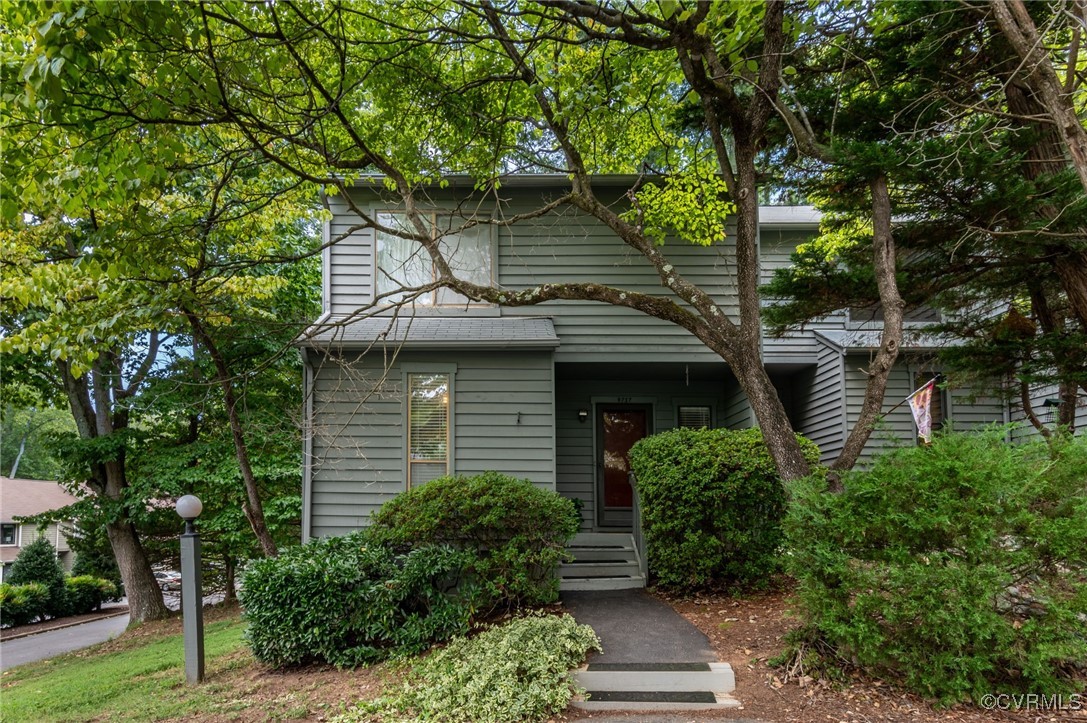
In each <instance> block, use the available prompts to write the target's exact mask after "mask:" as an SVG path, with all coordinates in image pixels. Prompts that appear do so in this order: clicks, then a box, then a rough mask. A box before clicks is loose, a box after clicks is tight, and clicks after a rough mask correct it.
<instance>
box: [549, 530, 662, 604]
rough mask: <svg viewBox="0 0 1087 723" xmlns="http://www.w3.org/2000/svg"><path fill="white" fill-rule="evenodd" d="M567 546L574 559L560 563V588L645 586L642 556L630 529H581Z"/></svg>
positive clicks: (594, 588)
mask: <svg viewBox="0 0 1087 723" xmlns="http://www.w3.org/2000/svg"><path fill="white" fill-rule="evenodd" d="M566 549H567V550H568V551H569V552H570V553H571V554H572V555H573V556H574V560H573V562H567V563H563V564H562V565H559V589H560V590H626V589H630V588H641V587H645V575H643V574H642V565H641V559H640V558H639V556H638V549H637V547H636V546H635V544H634V535H632V534H630V533H629V532H579V533H578V534H577V535H575V536H574V539H573V540H572V541H571V542H570V544H568V545H567V546H566Z"/></svg>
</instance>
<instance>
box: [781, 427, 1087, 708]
mask: <svg viewBox="0 0 1087 723" xmlns="http://www.w3.org/2000/svg"><path fill="white" fill-rule="evenodd" d="M1004 436H1005V431H1004V430H1003V429H999V428H998V429H994V430H989V431H987V432H984V433H980V434H947V435H942V436H937V437H936V438H935V440H934V441H933V443H932V445H931V446H930V447H917V448H907V449H901V450H898V451H895V452H893V453H891V454H888V455H885V456H882V457H880V458H878V459H877V460H876V461H875V463H874V465H873V466H872V468H871V469H870V470H868V471H858V472H854V473H852V474H849V475H847V476H846V477H845V478H844V480H843V482H844V485H845V491H844V492H843V493H841V494H836V495H835V494H828V493H826V491H825V489H824V485H823V484H822V483H821V482H815V481H813V482H810V483H808V484H802V485H799V486H798V488H797V494H796V497H795V501H794V503H793V504H792V505H791V509H790V512H789V517H788V519H787V523H786V529H787V531H788V539H789V543H790V547H791V552H792V554H791V557H790V565H789V568H790V571H791V572H792V574H793V575H794V576H795V577H796V578H797V580H798V581H799V591H798V600H799V603H800V612H801V614H802V616H803V620H804V622H805V629H804V631H803V633H802V635H801V637H800V641H802V642H806V643H809V644H810V645H809V646H807V647H808V648H809V649H810V650H824V651H827V650H829V651H832V653H831V654H830V655H829V656H828V657H827V658H826V659H825V660H824V663H828V664H831V665H834V666H837V665H838V664H839V663H841V662H844V663H845V664H847V665H859V666H861V667H862V668H864V669H865V670H866V671H867V672H869V673H870V674H872V675H875V676H882V677H886V678H888V679H894V680H896V681H900V682H901V683H903V684H904V685H906V686H908V687H909V688H911V689H913V690H915V691H916V692H918V693H920V694H922V695H925V696H928V697H932V698H936V699H939V700H941V701H943V702H946V703H950V702H954V701H959V700H964V699H973V700H975V701H978V702H980V701H983V700H984V698H985V696H986V695H987V694H989V693H993V692H1004V693H1012V692H1017V691H1021V692H1023V693H1046V694H1048V695H1053V694H1057V693H1061V692H1065V693H1070V692H1074V691H1075V688H1076V683H1075V682H1074V675H1075V673H1074V671H1075V670H1076V669H1077V667H1078V668H1079V669H1080V670H1082V669H1083V666H1085V665H1087V488H1085V487H1084V480H1087V440H1084V439H1080V440H1078V441H1075V442H1061V443H1058V444H1057V445H1056V446H1055V447H1053V448H1050V447H1048V446H1047V445H1046V444H1045V443H1037V444H1028V445H1010V444H1007V443H1006V441H1005V438H1004ZM1081 683H1082V682H1081Z"/></svg>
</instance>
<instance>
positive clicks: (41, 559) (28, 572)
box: [8, 537, 68, 617]
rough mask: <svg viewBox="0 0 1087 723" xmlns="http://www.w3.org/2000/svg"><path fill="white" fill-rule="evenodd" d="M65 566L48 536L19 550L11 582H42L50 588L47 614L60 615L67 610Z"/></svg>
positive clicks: (23, 583)
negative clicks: (62, 565) (59, 559)
mask: <svg viewBox="0 0 1087 723" xmlns="http://www.w3.org/2000/svg"><path fill="white" fill-rule="evenodd" d="M64 578H65V576H64V568H63V567H61V565H60V562H59V561H58V560H57V551H56V550H54V549H53V546H52V545H50V544H49V540H47V539H45V538H44V537H39V538H38V539H36V540H34V541H33V542H31V543H30V544H29V545H27V546H26V547H24V548H23V549H22V550H20V551H19V555H18V556H17V557H16V558H15V563H14V564H13V565H12V566H11V574H10V575H8V582H9V583H11V584H12V585H25V584H27V583H31V582H38V583H41V584H42V585H44V586H45V588H46V590H48V591H49V599H48V600H47V602H46V604H45V614H46V615H47V616H49V617H59V616H61V615H65V614H67V611H68V597H67V589H66V588H65V586H64Z"/></svg>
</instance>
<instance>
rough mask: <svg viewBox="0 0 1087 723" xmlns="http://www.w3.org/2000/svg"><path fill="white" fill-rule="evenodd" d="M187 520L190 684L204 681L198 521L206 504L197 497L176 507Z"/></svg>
mask: <svg viewBox="0 0 1087 723" xmlns="http://www.w3.org/2000/svg"><path fill="white" fill-rule="evenodd" d="M174 509H176V510H177V514H178V516H180V517H181V519H183V520H185V531H184V532H182V533H181V621H182V629H183V630H184V633H185V635H184V644H185V678H186V680H188V681H189V683H199V682H201V681H203V680H204V594H203V592H201V590H200V587H201V584H200V583H201V581H200V534H199V533H197V531H196V524H195V523H196V518H197V517H199V516H200V513H201V512H203V511H204V504H203V503H202V502H201V501H200V498H199V497H196V496H195V495H185V496H184V497H182V498H180V499H179V500H178V501H177V504H176V505H174Z"/></svg>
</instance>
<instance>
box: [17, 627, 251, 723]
mask: <svg viewBox="0 0 1087 723" xmlns="http://www.w3.org/2000/svg"><path fill="white" fill-rule="evenodd" d="M176 627H177V626H176V624H175V625H170V626H169V627H165V626H164V630H163V632H161V633H158V634H156V633H151V634H149V635H148V634H144V635H141V634H140V630H139V629H137V630H136V631H133V632H130V633H128V634H126V635H125V636H122V637H121V638H120V639H119V640H117V641H114V642H110V643H105V644H103V645H101V646H96V647H95V648H90V649H89V650H83V651H79V652H76V653H70V654H68V655H63V656H58V657H56V658H53V659H52V660H45V661H41V662H39V663H31V664H28V665H24V666H20V667H18V668H14V669H13V670H11V671H8V672H7V673H5V674H4V676H3V701H4V702H3V717H4V720H8V721H30V720H53V721H68V720H89V719H95V720H110V721H115V720H157V719H161V718H170V717H177V716H185V715H186V714H189V713H202V714H207V713H210V712H213V711H215V712H221V713H225V712H227V711H230V710H238V709H240V708H244V707H246V703H245V702H244V701H239V700H237V699H235V698H234V697H233V696H231V695H230V692H231V686H230V685H228V684H227V685H224V684H222V683H219V684H216V681H215V678H216V676H217V675H221V674H223V673H224V672H226V671H230V670H232V669H234V668H237V667H239V666H247V665H250V664H251V662H252V657H251V656H250V655H249V654H248V651H246V650H245V643H244V642H243V640H242V631H243V629H244V628H245V623H244V622H243V621H242V620H241V618H240V616H239V615H238V614H234V615H233V616H231V617H228V618H226V619H222V620H216V621H214V622H210V623H208V624H207V625H206V627H205V630H204V656H205V662H206V671H207V681H208V682H207V683H205V684H204V685H201V686H189V685H186V684H185V671H184V648H183V645H182V636H181V634H180V633H177V632H175V630H176Z"/></svg>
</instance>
